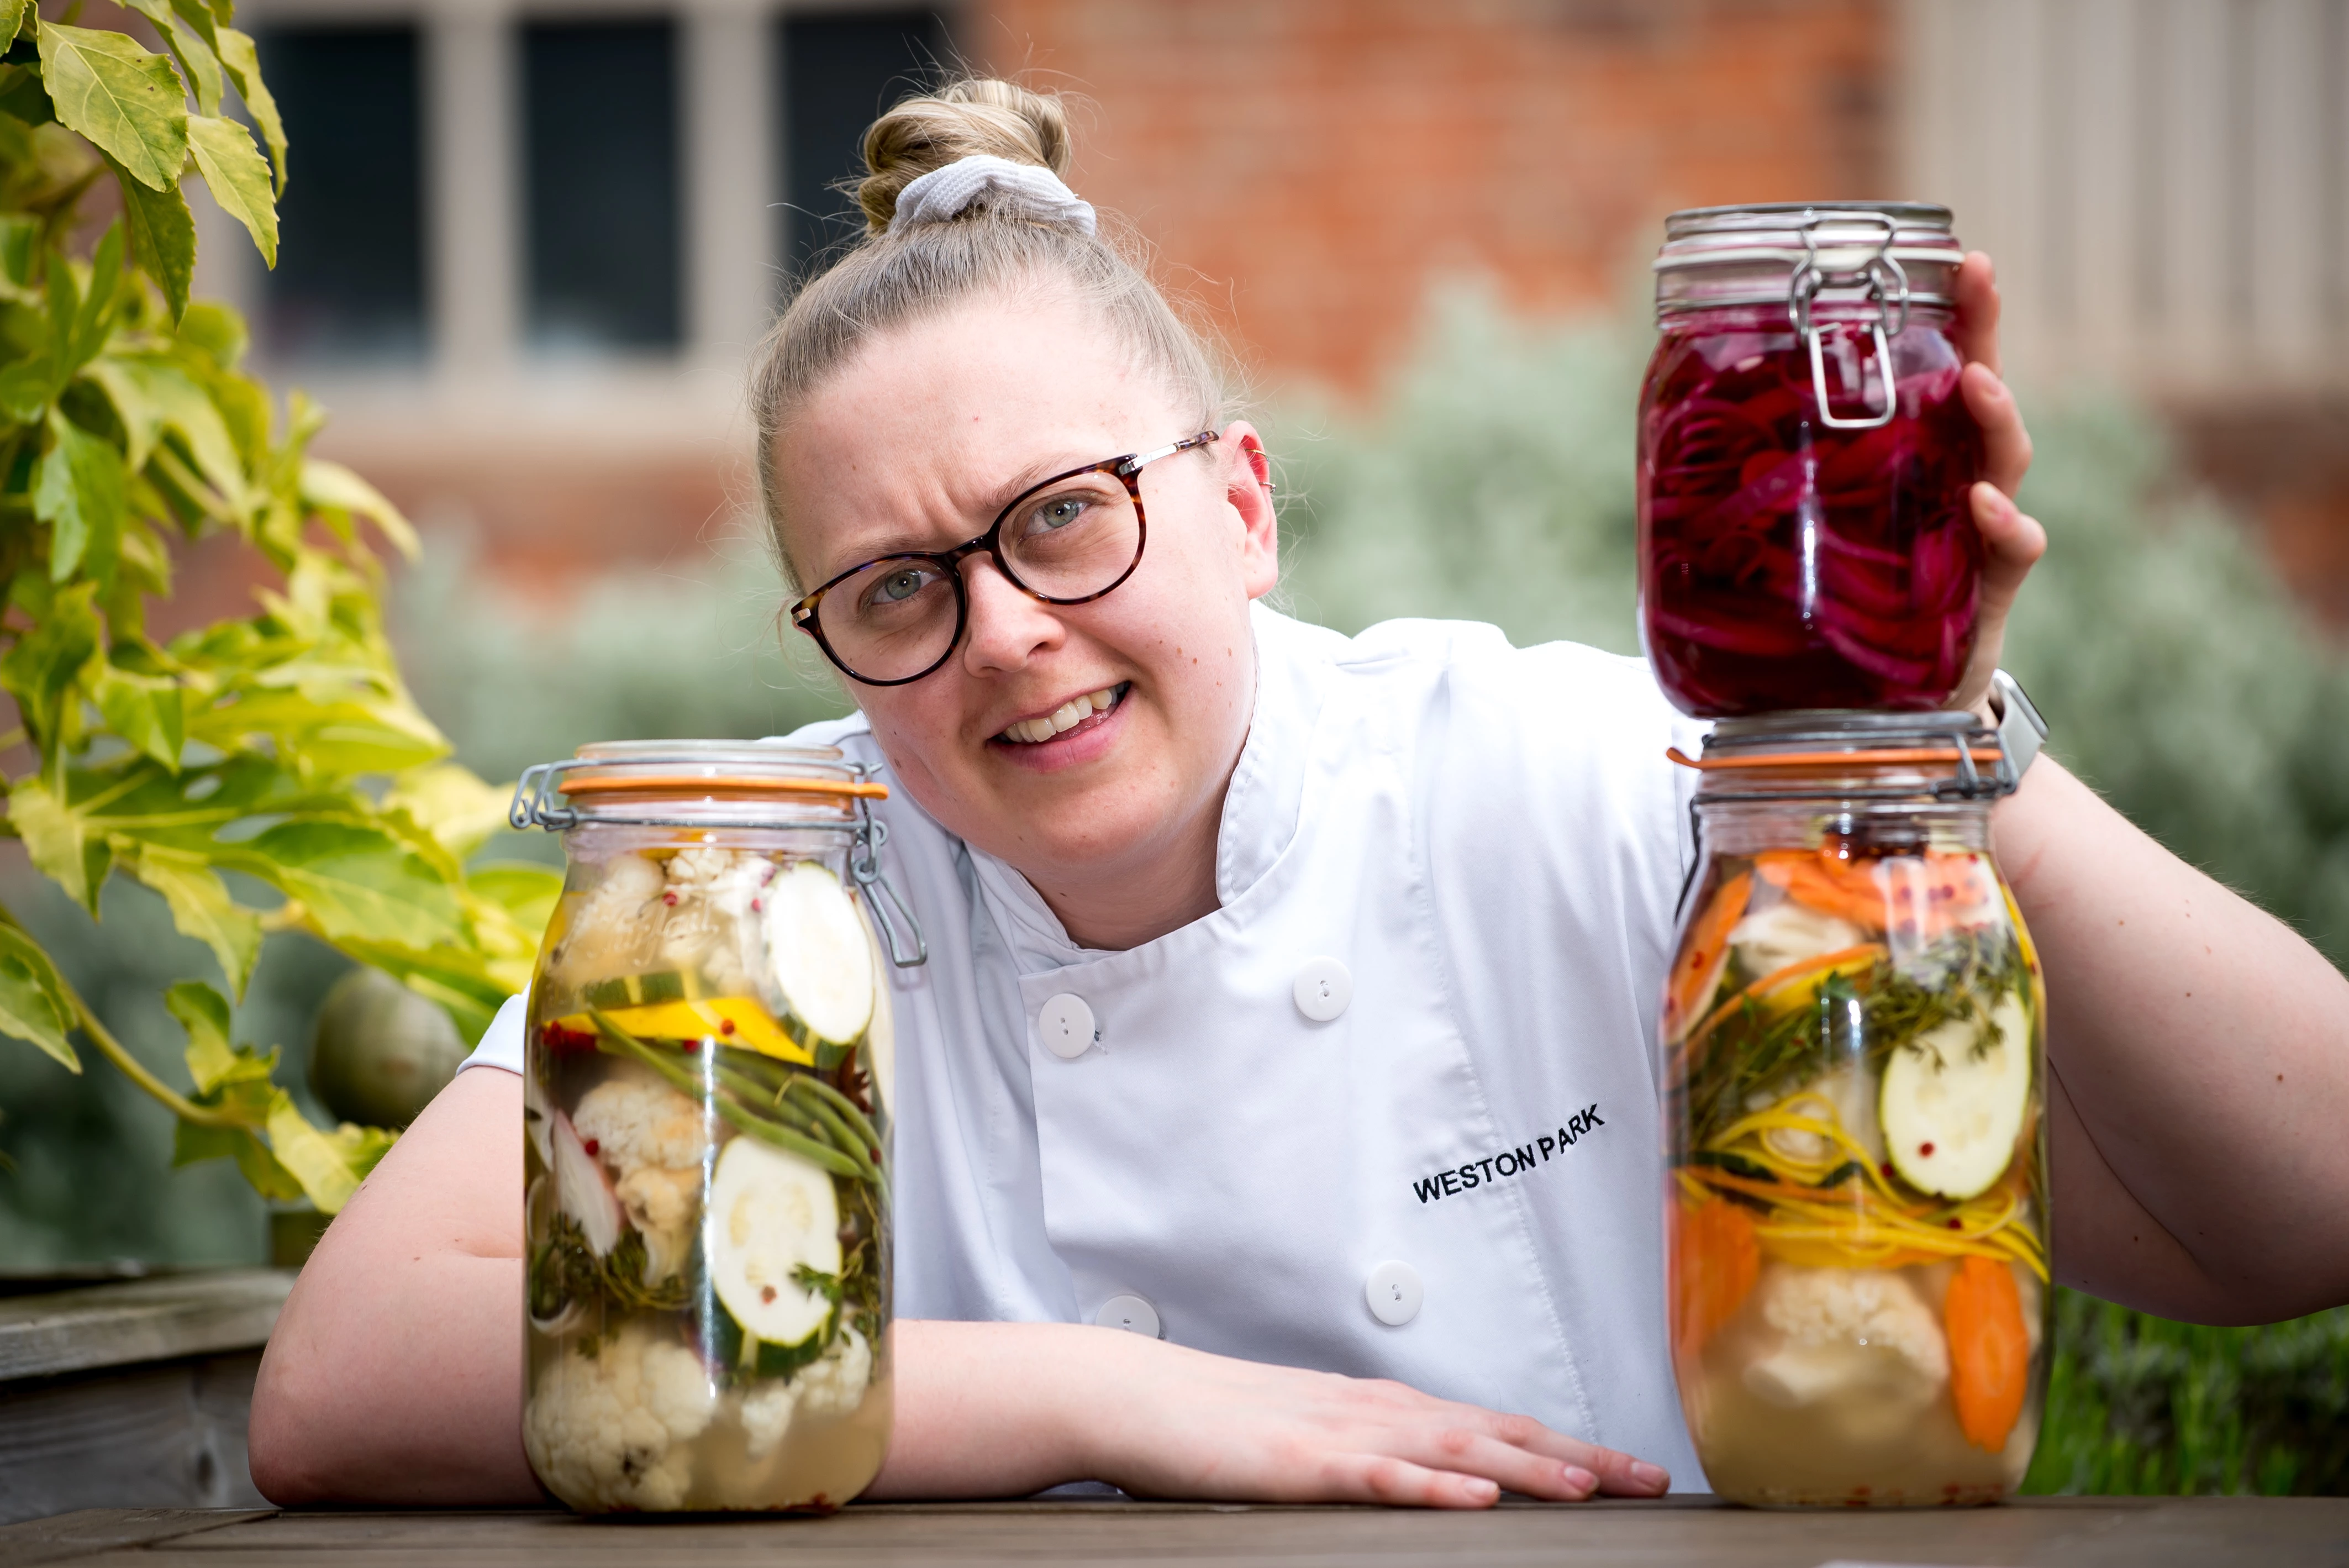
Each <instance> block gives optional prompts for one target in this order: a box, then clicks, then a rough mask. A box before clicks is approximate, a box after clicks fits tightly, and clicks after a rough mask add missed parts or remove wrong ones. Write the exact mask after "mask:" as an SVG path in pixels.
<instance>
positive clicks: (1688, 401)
mask: <svg viewBox="0 0 2349 1568" xmlns="http://www.w3.org/2000/svg"><path fill="white" fill-rule="evenodd" d="M1664 233H1665V240H1664V245H1663V249H1662V251H1661V253H1660V254H1658V255H1657V257H1656V263H1655V267H1656V317H1657V325H1658V328H1659V330H1660V332H1661V337H1660V338H1659V339H1658V341H1657V344H1656V350H1655V354H1654V357H1653V358H1651V360H1650V361H1649V365H1648V374H1647V380H1646V384H1645V385H1644V386H1643V387H1642V389H1641V390H1640V450H1639V472H1640V483H1639V508H1640V632H1641V637H1642V639H1643V640H1644V643H1645V646H1646V649H1647V653H1648V657H1649V659H1650V660H1651V663H1652V664H1653V665H1654V668H1655V671H1656V678H1657V680H1659V681H1660V682H1661V684H1662V686H1663V689H1664V691H1665V692H1666V693H1667V694H1668V695H1669V696H1670V697H1671V700H1672V701H1673V702H1674V703H1676V704H1677V705H1678V706H1679V707H1680V708H1681V710H1682V711H1683V712H1687V713H1692V714H1694V715H1696V716H1698V717H1700V718H1724V717H1732V716H1736V715H1742V714H1753V713H1765V712H1776V711H1785V710H1789V709H1797V708H1852V709H1860V708H1865V709H1900V710H1930V709H1934V708H1938V707H1940V705H1941V704H1942V703H1943V702H1945V701H1948V700H1949V698H1950V695H1951V693H1952V692H1953V691H1956V690H1957V688H1958V683H1959V681H1960V680H1961V678H1962V676H1963V675H1964V673H1965V668H1966V661H1967V659H1969V658H1971V655H1972V653H1973V645H1974V616H1975V603H1976V597H1977V593H1976V590H1977V588H1978V586H1979V583H1980V579H1981V576H1982V541H1981V538H1980V535H1978V534H1977V533H1976V532H1975V529H1974V524H1973V520H1972V514H1971V508H1970V506H1969V504H1968V500H1967V492H1968V490H1969V489H1970V488H1971V485H1972V484H1973V483H1974V481H1975V480H1976V479H1978V478H1979V477H1981V474H1982V433H1981V431H1980V430H1979V429H1978V428H1977V427H1976V426H1975V424H1974V421H1973V417H1972V415H1971V413H1969V412H1968V411H1967V409H1966V406H1965V401H1964V400H1963V398H1962V397H1961V395H1960V393H1959V388H1958V377H1959V372H1960V371H1961V370H1962V369H1964V358H1963V356H1962V355H1961V353H1960V352H1959V349H1958V347H1957V345H1956V343H1955V342H1953V341H1952V340H1951V317H1952V306H1953V301H1954V293H1955V288H1956V278H1957V271H1958V265H1959V264H1960V263H1961V261H1962V260H1963V259H1964V254H1965V253H1964V251H1963V250H1962V248H1961V246H1960V245H1959V244H1958V242H1957V240H1956V238H1955V237H1954V236H1953V235H1952V234H1951V232H1950V213H1949V210H1948V209H1947V208H1944V207H1930V206H1920V205H1916V204H1913V203H1907V202H1899V203H1883V204H1876V203H1866V202H1859V203H1848V204H1845V205H1840V206H1836V207H1832V208H1829V207H1806V206H1799V205H1771V206H1752V207H1703V208H1698V209H1695V210H1693V211H1691V212H1684V213H1674V214H1672V216H1671V218H1669V219H1668V220H1666V222H1665V227H1664Z"/></svg>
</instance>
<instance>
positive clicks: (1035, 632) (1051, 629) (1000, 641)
mask: <svg viewBox="0 0 2349 1568" xmlns="http://www.w3.org/2000/svg"><path fill="white" fill-rule="evenodd" d="M963 586H964V593H965V595H966V597H968V600H969V604H970V635H969V637H968V639H966V641H965V642H964V644H963V654H962V657H963V667H964V668H965V669H966V670H969V671H970V672H971V673H972V674H974V675H980V674H989V673H997V672H1000V671H1004V670H1018V669H1019V668H1020V667H1021V666H1023V665H1025V664H1026V663H1027V662H1028V660H1030V659H1032V658H1034V657H1035V656H1036V655H1037V654H1039V653H1041V652H1043V651H1044V650H1045V649H1050V648H1057V647H1059V646H1060V644H1061V638H1062V636H1063V635H1065V634H1064V630H1063V628H1062V627H1061V618H1060V617H1058V616H1057V615H1055V614H1053V613H1052V607H1051V606H1050V605H1048V604H1045V603H1044V602H1043V601H1041V600H1040V599H1038V598H1035V597H1032V596H1031V595H1030V594H1028V593H1026V592H1024V591H1023V590H1021V589H1020V588H1019V587H1017V586H1015V585H1014V584H1013V583H1012V581H1011V580H1010V579H1009V577H1006V576H1004V575H1003V573H1002V570H1001V569H1000V568H999V567H998V566H996V564H995V563H994V561H992V560H991V559H989V558H988V556H984V555H981V556H973V557H972V558H971V559H969V560H968V561H966V562H964V563H963Z"/></svg>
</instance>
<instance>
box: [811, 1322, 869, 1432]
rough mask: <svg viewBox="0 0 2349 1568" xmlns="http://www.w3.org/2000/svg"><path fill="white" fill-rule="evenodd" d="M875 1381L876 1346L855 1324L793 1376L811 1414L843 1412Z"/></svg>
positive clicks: (854, 1406) (837, 1414)
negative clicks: (874, 1360) (874, 1350)
mask: <svg viewBox="0 0 2349 1568" xmlns="http://www.w3.org/2000/svg"><path fill="white" fill-rule="evenodd" d="M872 1381H873V1346H872V1345H868V1344H866V1343H865V1339H864V1335H863V1334H859V1333H857V1332H856V1331H855V1330H854V1329H853V1328H843V1329H842V1330H841V1331H840V1337H839V1338H838V1339H835V1340H833V1342H832V1344H831V1345H829V1346H828V1347H827V1348H826V1349H825V1350H824V1353H823V1355H819V1356H817V1357H816V1358H815V1359H814V1360H813V1361H812V1362H810V1363H808V1365H807V1366H805V1367H804V1368H803V1369H802V1371H801V1373H800V1375H799V1376H797V1377H795V1378H793V1379H792V1389H793V1391H794V1392H796V1393H797V1394H798V1395H799V1400H800V1408H801V1409H802V1410H804V1411H806V1412H807V1413H808V1414H809V1415H811V1416H841V1415H845V1414H847V1413H848V1412H849V1411H851V1410H854V1409H855V1408H856V1402H857V1401H858V1400H860V1399H862V1398H864V1386H865V1385H866V1384H868V1383H870V1382H872Z"/></svg>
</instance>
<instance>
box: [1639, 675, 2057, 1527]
mask: <svg viewBox="0 0 2349 1568" xmlns="http://www.w3.org/2000/svg"><path fill="white" fill-rule="evenodd" d="M1679 760H1682V761H1685V760H1686V759H1679ZM1696 765H1699V766H1702V768H1703V769H1704V770H1705V772H1704V779H1703V783H1702V785H1701V787H1700V789H1699V792H1698V795H1697V800H1696V805H1695V813H1696V817H1697V824H1698V835H1699V841H1700V847H1701V852H1702V853H1701V859H1700V861H1699V866H1698V870H1697V872H1696V874H1695V876H1694V877H1693V878H1692V886H1691V891H1690V897H1689V899H1688V903H1687V908H1686V913H1685V916H1684V923H1683V925H1682V930H1681V936H1680V941H1679V945H1678V948H1677V950H1676V951H1675V954H1674V957H1673V960H1672V968H1671V978H1670V980H1669V981H1668V983H1667V986H1666V996H1665V1004H1664V1013H1663V1025H1662V1031H1661V1036H1662V1038H1661V1050H1662V1056H1661V1062H1662V1071H1661V1077H1660V1081H1661V1083H1662V1084H1663V1085H1664V1090H1665V1114H1664V1129H1665V1130H1664V1137H1665V1140H1666V1145H1667V1148H1666V1153H1667V1157H1668V1165H1669V1175H1668V1178H1667V1189H1666V1194H1665V1199H1664V1204H1665V1222H1666V1231H1667V1238H1668V1247H1667V1256H1668V1259H1669V1264H1670V1280H1669V1283H1668V1301H1669V1303H1670V1311H1671V1344H1672V1355H1673V1362H1674V1369H1675V1371H1676V1373H1677V1375H1678V1377H1679V1382H1680V1391H1681V1404H1682V1409H1683V1411H1684V1412H1685V1414H1686V1416H1687V1418H1688V1426H1689V1431H1690V1434H1691V1436H1692V1438H1694V1440H1695V1445H1696V1452H1697V1456H1698V1458H1699V1459H1702V1462H1703V1464H1704V1469H1705V1475H1706V1477H1707V1478H1708V1479H1709V1480H1711V1482H1712V1484H1713V1490H1715V1491H1717V1492H1719V1493H1721V1494H1722V1495H1723V1496H1724V1497H1727V1498H1730V1499H1733V1500H1734V1501H1740V1502H1746V1503H1756V1504H1763V1505H1774V1506H1837V1507H1849V1506H1854V1505H1880V1506H1913V1505H1919V1504H1926V1503H1968V1502H1988V1501H1996V1500H1997V1499H2000V1498H2002V1497H2005V1496H2007V1495H2009V1494H2010V1493H2012V1492H2013V1490H2014V1489H2015V1488H2016V1487H2017V1486H2018V1485H2019V1484H2020V1483H2021V1482H2022V1480H2023V1471H2024V1470H2025V1469H2027V1468H2028V1467H2029V1465H2030V1462H2031V1450H2032V1446H2033V1443H2034V1441H2035V1440H2036V1438H2037V1435H2038V1430H2039V1419H2040V1410H2041V1403H2042V1400H2043V1398H2044V1389H2045V1380H2046V1368H2047V1360H2048V1350H2049V1343H2050V1316H2049V1314H2050V1298H2051V1292H2050V1289H2049V1276H2048V1267H2047V1237H2048V1209H2047V1159H2046V1131H2045V1127H2046V1124H2045V1116H2044V1084H2045V1064H2044V1016H2045V992H2044V985H2043V983H2042V981H2041V977H2040V971H2039V963H2038V959H2037V957H2036V955H2035V953H2034V952H2033V948H2032V944H2031V937H2030V934H2029V932H2027V931H2026V930H2025V929H2023V919H2022V917H2021V915H2020V914H2019V913H2017V911H2016V909H2015V907H2014V901H2013V898H2012V897H2010V896H2009V894H2008V891H2007V888H2006V883H2005V880H2004V878H2003V877H2002V876H2001V875H2000V873H1999V869H1998V865H1997V862H1996V861H1995V860H1994V859H1993V858H1992V855H1991V851H1990V807H1991V803H1992V799H1993V798H1994V797H1995V796H1996V795H1997V794H2001V793H2003V792H2004V790H2006V789H2009V788H2011V787H2012V783H2013V773H2012V770H2011V769H2010V768H2009V767H2008V766H2007V764H2006V763H2005V760H2004V757H2003V753H2002V750H2001V749H2000V748H1999V746H1998V745H1997V742H1996V737H1995V735H1994V734H1993V733H1992V732H1990V731H1988V730H1984V729H1979V728H1976V727H1975V722H1974V721H1973V719H1972V718H1971V715H1969V714H1963V713H1937V714H1919V715H1897V714H1844V713H1827V714H1820V713H1813V714H1787V715H1775V716H1772V717H1770V718H1765V719H1752V720H1733V721H1726V722H1723V723H1722V724H1721V725H1719V726H1717V727H1716V731H1715V733H1714V734H1713V737H1712V738H1711V739H1710V740H1709V741H1708V742H1707V743H1706V746H1705V751H1704V757H1703V761H1702V763H1699V764H1696Z"/></svg>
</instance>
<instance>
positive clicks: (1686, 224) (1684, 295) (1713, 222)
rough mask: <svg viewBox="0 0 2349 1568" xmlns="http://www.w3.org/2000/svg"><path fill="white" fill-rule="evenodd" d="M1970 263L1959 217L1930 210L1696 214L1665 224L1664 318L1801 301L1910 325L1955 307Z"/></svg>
mask: <svg viewBox="0 0 2349 1568" xmlns="http://www.w3.org/2000/svg"><path fill="white" fill-rule="evenodd" d="M1965 254H1966V253H1965V247H1964V246H1963V245H1961V244H1959V243H1958V238H1957V235H1956V234H1953V233H1951V214H1950V209H1948V208H1947V207H1940V206H1935V205H1932V204H1931V203H1930V202H1759V203H1755V204H1752V205H1747V206H1736V207H1692V208H1689V209H1687V210H1686V211H1684V212H1678V213H1673V214H1672V215H1671V216H1670V217H1669V218H1666V219H1665V220H1664V244H1663V248H1662V249H1661V250H1660V251H1659V252H1658V253H1657V254H1656V260H1655V273H1656V316H1657V319H1658V320H1659V321H1663V320H1667V319H1669V318H1670V317H1673V316H1675V315H1680V314H1683V313H1686V312H1688V311H1692V310H1711V309H1715V308H1720V307H1724V306H1752V305H1789V306H1791V305H1792V302H1793V301H1794V300H1795V299H1796V298H1800V299H1802V300H1803V302H1804V305H1803V308H1805V309H1806V310H1807V309H1808V308H1810V307H1811V306H1815V305H1824V306H1830V307H1833V306H1857V305H1861V304H1865V303H1871V302H1872V303H1875V304H1877V305H1878V306H1879V307H1883V308H1886V309H1887V310H1888V312H1894V313H1897V316H1898V317H1899V318H1905V317H1906V315H1907V309H1908V306H1909V305H1910V304H1918V305H1933V306H1947V305H1950V304H1951V303H1952V301H1953V298H1954V293H1953V291H1954V288H1955V280H1956V277H1957V269H1958V264H1959V263H1961V262H1962V261H1963V260H1965ZM1797 325H1798V326H1799V325H1801V323H1799V322H1798V323H1797ZM1893 331H1894V332H1895V334H1896V335H1897V334H1898V331H1899V327H1894V328H1893Z"/></svg>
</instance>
